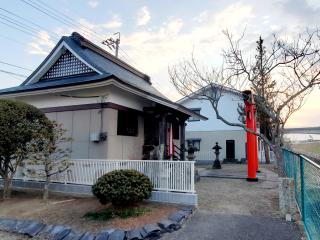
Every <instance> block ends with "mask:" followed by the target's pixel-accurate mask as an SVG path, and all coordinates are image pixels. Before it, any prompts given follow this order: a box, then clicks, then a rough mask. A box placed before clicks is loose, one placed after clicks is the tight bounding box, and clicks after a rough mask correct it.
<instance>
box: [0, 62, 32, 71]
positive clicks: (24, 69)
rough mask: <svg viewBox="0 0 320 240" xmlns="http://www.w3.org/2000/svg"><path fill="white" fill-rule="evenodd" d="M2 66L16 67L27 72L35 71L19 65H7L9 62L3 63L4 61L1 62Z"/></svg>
mask: <svg viewBox="0 0 320 240" xmlns="http://www.w3.org/2000/svg"><path fill="white" fill-rule="evenodd" d="M0 63H1V64H4V65H7V66H11V67H16V68H20V69H23V70H27V71H33V70H31V69H29V68H25V67H21V66H18V65H14V64H12V63H7V62H3V61H0Z"/></svg>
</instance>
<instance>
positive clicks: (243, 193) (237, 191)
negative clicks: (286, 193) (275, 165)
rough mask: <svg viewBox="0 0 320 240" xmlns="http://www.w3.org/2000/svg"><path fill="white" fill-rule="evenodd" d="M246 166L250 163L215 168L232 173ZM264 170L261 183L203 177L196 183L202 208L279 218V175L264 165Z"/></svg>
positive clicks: (212, 210)
mask: <svg viewBox="0 0 320 240" xmlns="http://www.w3.org/2000/svg"><path fill="white" fill-rule="evenodd" d="M245 167H246V165H235V164H233V165H224V166H223V168H224V170H212V171H213V172H214V171H220V172H222V171H226V172H227V173H228V174H230V172H237V169H239V172H241V173H242V172H243V171H244V168H245ZM232 168H233V169H232ZM268 168H270V167H268ZM261 169H262V171H261V173H260V174H259V176H260V180H259V181H258V182H247V181H246V180H245V179H228V178H213V177H201V180H200V182H198V183H197V184H196V190H197V193H198V195H199V209H201V210H206V211H210V212H214V213H226V214H242V215H253V216H272V217H279V209H278V201H279V196H278V176H277V174H275V173H274V172H272V171H270V170H268V169H267V168H266V167H264V166H262V167H261ZM206 171H207V169H206ZM199 172H201V169H199ZM220 174H221V173H220ZM238 175H239V174H238Z"/></svg>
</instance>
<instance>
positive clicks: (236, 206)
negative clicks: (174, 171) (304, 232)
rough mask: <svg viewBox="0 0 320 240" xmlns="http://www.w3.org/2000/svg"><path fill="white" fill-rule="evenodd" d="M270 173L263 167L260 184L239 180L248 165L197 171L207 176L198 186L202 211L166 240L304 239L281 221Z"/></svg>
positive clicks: (296, 229)
mask: <svg viewBox="0 0 320 240" xmlns="http://www.w3.org/2000/svg"><path fill="white" fill-rule="evenodd" d="M271 169H272V166H270V165H264V166H261V173H260V174H259V176H258V177H259V178H260V179H259V182H247V181H246V180H244V179H241V178H240V179H239V177H245V176H246V165H238V164H224V165H223V169H222V170H211V169H210V166H202V167H201V168H198V171H199V173H200V175H207V177H201V180H200V182H198V183H197V184H196V190H197V193H198V197H199V206H198V207H199V209H198V210H197V212H196V213H195V215H194V216H193V217H192V218H191V219H190V220H189V222H187V223H186V224H185V225H184V227H183V228H182V229H181V230H180V231H178V232H175V233H172V234H170V235H168V236H166V237H165V238H164V239H166V240H173V239H175V240H180V239H181V240H182V239H199V240H200V239H201V240H211V239H217V240H220V239H221V240H225V239H228V240H236V239H237V240H239V239H241V240H252V239H264V240H269V239H270V240H273V239H279V240H286V239H287V240H298V239H301V232H300V230H299V227H298V225H297V224H295V223H291V222H286V221H285V220H283V219H281V218H280V212H279V208H278V176H277V174H276V173H274V172H273V171H271ZM215 176H216V177H215ZM226 176H231V178H225V177H226ZM232 176H233V177H232Z"/></svg>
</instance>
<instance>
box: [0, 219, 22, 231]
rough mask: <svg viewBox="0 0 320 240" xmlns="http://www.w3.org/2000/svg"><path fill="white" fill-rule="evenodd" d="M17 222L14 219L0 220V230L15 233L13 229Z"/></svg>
mask: <svg viewBox="0 0 320 240" xmlns="http://www.w3.org/2000/svg"><path fill="white" fill-rule="evenodd" d="M17 222H18V221H17V220H15V219H1V220H0V230H1V231H7V232H13V231H15V227H16V225H17Z"/></svg>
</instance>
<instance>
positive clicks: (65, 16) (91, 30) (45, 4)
mask: <svg viewBox="0 0 320 240" xmlns="http://www.w3.org/2000/svg"><path fill="white" fill-rule="evenodd" d="M38 2H40V3H41V4H42V5H44V6H46V7H47V9H49V10H50V9H51V10H53V11H54V12H57V13H59V14H60V15H62V16H63V17H64V18H66V19H68V20H70V22H71V23H73V24H74V23H75V25H80V26H81V27H82V28H85V29H87V30H88V31H89V32H88V33H89V34H90V32H91V33H94V34H95V35H96V36H97V37H98V38H100V39H101V40H103V38H102V37H101V36H100V34H99V33H97V32H96V31H94V30H93V29H91V28H89V27H87V26H86V25H84V24H82V23H80V22H78V21H76V20H75V19H74V18H71V17H70V16H68V15H66V14H64V13H63V12H61V11H59V10H57V9H55V8H53V7H51V6H49V4H47V3H44V2H43V1H41V0H38Z"/></svg>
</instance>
